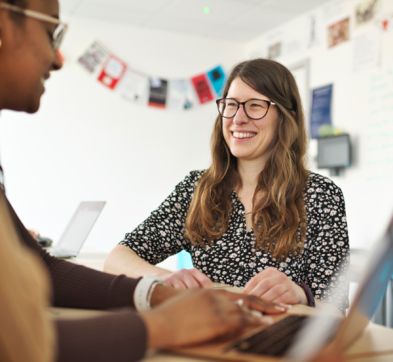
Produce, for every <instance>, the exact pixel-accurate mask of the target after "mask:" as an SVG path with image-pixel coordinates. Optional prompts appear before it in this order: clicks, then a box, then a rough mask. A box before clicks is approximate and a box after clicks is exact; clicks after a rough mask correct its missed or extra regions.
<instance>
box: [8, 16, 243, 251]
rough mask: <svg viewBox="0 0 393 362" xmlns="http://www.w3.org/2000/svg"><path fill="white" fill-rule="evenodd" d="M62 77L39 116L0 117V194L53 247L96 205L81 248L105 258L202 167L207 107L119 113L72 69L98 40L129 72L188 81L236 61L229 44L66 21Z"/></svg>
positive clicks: (121, 108) (50, 86) (210, 107)
mask: <svg viewBox="0 0 393 362" xmlns="http://www.w3.org/2000/svg"><path fill="white" fill-rule="evenodd" d="M66 20H67V21H68V22H69V24H70V30H69V33H68V34H67V36H66V39H65V42H64V45H63V48H62V52H63V53H64V56H65V58H66V63H65V65H64V68H63V69H62V70H61V71H60V72H58V73H54V74H52V77H51V79H50V80H49V81H48V82H47V85H46V88H47V89H46V92H45V94H44V96H43V99H42V106H41V109H40V111H39V112H38V113H37V114H35V115H33V116H31V115H26V114H22V113H14V112H7V111H4V112H2V114H1V118H0V150H1V161H2V164H3V167H4V170H5V181H6V188H7V194H8V196H9V198H10V200H11V202H12V203H13V205H14V208H15V209H16V211H17V213H18V214H19V216H20V217H21V219H22V220H23V221H24V223H25V224H26V226H30V227H35V228H37V229H38V230H39V231H40V232H41V234H42V235H46V236H49V237H52V238H53V239H55V240H56V239H58V238H59V236H60V235H61V233H62V231H63V230H64V228H65V226H66V223H67V221H68V220H69V219H70V218H71V216H72V214H73V212H74V210H75V209H76V207H77V205H78V203H79V202H80V201H81V200H106V201H107V205H106V207H105V208H104V210H103V212H102V214H101V216H100V218H99V219H98V222H97V223H96V225H95V227H94V229H93V231H92V233H91V234H90V235H89V237H88V240H87V242H86V244H87V245H90V246H94V247H96V248H98V249H102V250H104V251H109V250H111V249H112V248H113V247H114V246H115V245H116V243H117V242H119V241H120V240H121V239H122V238H123V237H124V234H125V233H126V232H129V231H132V230H133V229H134V228H135V227H136V226H137V225H138V224H139V223H140V222H141V221H143V220H144V219H145V218H146V217H147V216H148V215H149V214H150V212H151V211H152V210H153V209H154V208H156V207H157V206H158V205H159V204H160V203H161V202H162V201H163V200H164V198H165V197H166V196H167V195H168V194H169V193H170V192H171V191H172V190H173V189H174V187H175V185H176V184H177V183H178V182H180V181H181V180H182V179H183V178H184V177H185V176H186V174H187V173H188V172H189V171H191V170H194V169H202V168H205V167H207V166H208V165H209V162H210V150H209V142H210V134H211V130H212V125H213V122H214V119H215V117H216V114H217V111H216V108H215V103H214V102H210V103H209V104H207V105H204V106H200V107H197V108H195V109H194V110H190V111H185V112H176V111H169V110H167V111H165V110H160V109H153V108H148V107H147V106H138V105H133V104H130V103H128V102H127V101H125V100H123V99H121V98H120V97H119V95H117V94H112V93H111V91H109V90H107V89H105V88H104V87H103V86H102V85H101V84H100V83H98V82H97V81H95V80H94V79H91V78H90V77H88V76H87V75H86V74H85V73H84V71H83V70H82V69H81V68H80V67H79V65H78V64H77V63H76V62H75V59H76V58H77V57H78V56H79V55H80V54H81V52H83V51H84V50H85V48H86V47H87V46H88V45H89V43H90V42H91V41H92V40H94V39H99V40H101V41H102V42H103V43H104V44H105V45H106V46H107V47H109V49H110V50H112V51H113V52H114V53H115V54H116V55H117V56H119V57H120V58H121V59H123V60H124V61H126V62H127V63H128V64H129V65H130V66H131V67H133V68H135V69H137V70H140V71H142V72H145V73H147V74H149V75H155V76H160V77H163V78H168V79H173V78H188V77H191V76H194V75H197V74H200V73H203V72H205V71H207V70H209V69H211V68H212V67H214V66H216V65H217V64H221V65H222V66H223V67H224V69H226V70H229V69H230V67H232V66H233V65H234V64H235V63H236V62H238V61H240V60H242V58H243V55H244V48H243V46H241V45H240V44H238V43H230V42H225V41H217V40H211V39H207V38H199V37H193V36H185V35H182V34H175V33H170V32H168V33H167V32H163V31H153V30H147V29H143V28H137V27H130V26H125V25H120V24H115V23H109V22H108V23H106V22H103V21H92V20H86V19H78V18H70V19H66Z"/></svg>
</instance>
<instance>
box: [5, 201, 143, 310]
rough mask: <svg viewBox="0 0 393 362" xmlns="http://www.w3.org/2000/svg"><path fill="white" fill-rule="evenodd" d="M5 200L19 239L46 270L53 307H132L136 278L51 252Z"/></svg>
mask: <svg viewBox="0 0 393 362" xmlns="http://www.w3.org/2000/svg"><path fill="white" fill-rule="evenodd" d="M8 204H9V206H10V211H11V215H12V217H13V219H14V224H15V227H16V228H17V230H18V232H19V235H20V237H21V240H22V242H24V243H25V244H26V245H27V246H28V247H29V248H30V249H34V251H35V252H37V253H38V254H39V256H40V257H41V259H42V260H43V262H44V263H45V265H46V267H47V269H48V271H49V274H50V277H51V281H52V290H53V305H54V306H55V307H64V308H87V309H108V308H120V307H134V290H135V287H136V285H137V283H138V281H139V280H140V278H139V279H131V278H127V277H126V276H124V275H120V276H115V275H112V274H107V273H103V272H99V271H96V270H93V269H90V268H87V267H84V266H82V265H77V264H74V263H70V262H68V261H65V260H60V259H57V258H55V257H53V256H51V255H50V254H48V253H47V252H46V251H45V249H43V248H42V247H41V245H39V244H38V243H37V241H36V240H35V239H34V238H33V237H32V236H31V234H30V233H29V231H28V230H27V229H26V228H25V227H24V225H23V224H22V222H21V221H20V219H19V218H18V216H17V215H16V213H15V211H14V210H13V208H12V206H11V204H10V203H8Z"/></svg>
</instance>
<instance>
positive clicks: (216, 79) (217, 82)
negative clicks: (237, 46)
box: [207, 66, 225, 97]
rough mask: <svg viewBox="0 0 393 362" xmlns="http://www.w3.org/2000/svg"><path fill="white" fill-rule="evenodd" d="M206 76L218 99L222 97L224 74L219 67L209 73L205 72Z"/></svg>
mask: <svg viewBox="0 0 393 362" xmlns="http://www.w3.org/2000/svg"><path fill="white" fill-rule="evenodd" d="M207 76H208V77H209V80H210V82H211V84H212V86H213V88H214V90H215V92H216V95H217V96H218V97H221V96H222V91H223V88H224V84H225V73H224V70H223V69H222V67H221V66H218V67H216V68H214V69H212V70H210V71H209V72H207Z"/></svg>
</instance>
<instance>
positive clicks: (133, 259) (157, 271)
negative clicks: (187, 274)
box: [104, 245, 172, 278]
mask: <svg viewBox="0 0 393 362" xmlns="http://www.w3.org/2000/svg"><path fill="white" fill-rule="evenodd" d="M104 271H105V272H107V273H111V274H125V275H127V276H128V277H131V278H138V277H141V276H145V275H154V276H159V277H164V276H167V275H170V274H171V273H172V272H170V271H168V270H165V269H162V268H159V267H156V266H154V265H151V264H149V263H148V262H147V261H145V260H143V259H142V258H140V257H139V256H138V255H137V254H136V253H135V252H134V251H132V250H131V249H130V248H128V247H127V246H124V245H116V247H115V248H114V249H113V250H112V251H111V252H110V254H109V255H108V257H107V258H106V260H105V264H104Z"/></svg>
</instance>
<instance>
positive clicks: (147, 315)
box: [140, 289, 282, 348]
mask: <svg viewBox="0 0 393 362" xmlns="http://www.w3.org/2000/svg"><path fill="white" fill-rule="evenodd" d="M234 299H235V300H236V301H238V300H239V299H241V300H243V303H236V301H234ZM240 304H243V306H241V305H240ZM244 307H250V308H254V309H256V310H263V311H272V312H273V313H280V312H282V308H281V307H279V308H276V306H274V305H272V304H270V303H266V302H263V301H261V300H259V299H258V298H256V297H253V296H246V295H239V294H234V293H230V292H226V291H223V290H220V291H213V290H206V289H204V290H188V291H184V292H182V293H180V294H179V295H177V296H175V297H173V298H171V299H169V300H167V301H166V302H163V303H162V304H160V305H159V306H158V307H156V308H154V309H152V310H150V311H147V312H142V313H140V315H141V317H142V319H143V320H144V321H145V323H146V327H147V331H148V346H149V348H164V347H178V346H182V345H187V344H193V343H199V342H203V341H206V340H209V339H212V338H214V337H217V336H219V335H221V334H224V333H227V332H233V331H235V330H237V329H241V328H244V327H249V326H259V325H263V324H270V323H272V318H271V317H266V316H262V315H261V314H258V313H252V312H251V311H250V310H249V309H248V308H244Z"/></svg>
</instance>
